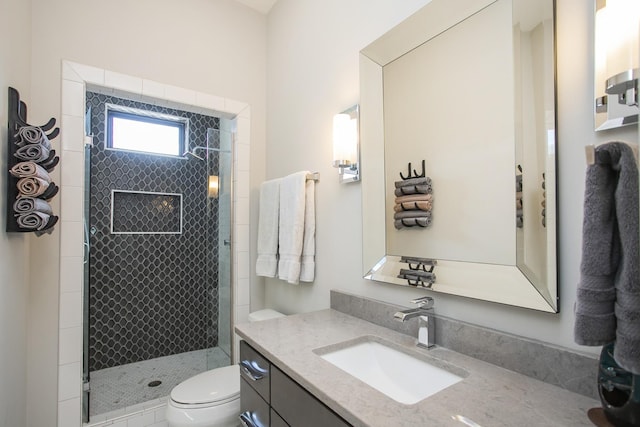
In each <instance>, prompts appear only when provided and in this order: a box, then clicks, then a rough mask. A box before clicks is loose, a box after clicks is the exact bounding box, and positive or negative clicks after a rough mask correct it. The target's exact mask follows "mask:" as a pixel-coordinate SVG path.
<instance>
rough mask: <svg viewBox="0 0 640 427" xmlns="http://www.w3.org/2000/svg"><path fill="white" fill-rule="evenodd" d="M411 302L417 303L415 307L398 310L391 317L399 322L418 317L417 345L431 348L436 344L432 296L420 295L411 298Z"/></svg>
mask: <svg viewBox="0 0 640 427" xmlns="http://www.w3.org/2000/svg"><path fill="white" fill-rule="evenodd" d="M411 303H412V304H417V305H418V307H417V308H410V309H408V310H403V311H398V312H397V313H395V314H394V315H393V318H394V319H396V320H397V321H399V322H406V321H407V320H409V319H413V318H414V317H418V347H422V348H431V347H433V346H434V345H436V328H435V322H434V319H433V318H432V317H431V314H433V303H434V302H433V298H431V297H421V298H416V299H414V300H411Z"/></svg>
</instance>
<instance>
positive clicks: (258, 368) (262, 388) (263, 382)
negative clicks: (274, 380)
mask: <svg viewBox="0 0 640 427" xmlns="http://www.w3.org/2000/svg"><path fill="white" fill-rule="evenodd" d="M270 369H271V364H270V363H269V361H268V360H267V359H265V358H264V357H263V356H262V355H261V354H260V353H258V352H257V351H256V350H254V349H253V347H251V346H250V345H249V344H247V343H246V342H244V341H240V376H241V377H242V378H244V379H245V380H246V381H247V383H248V384H249V385H251V387H253V389H254V390H255V391H257V392H258V394H260V396H262V398H263V399H264V400H265V401H266V402H267V403H269V401H270V395H269V394H270V393H269V373H270Z"/></svg>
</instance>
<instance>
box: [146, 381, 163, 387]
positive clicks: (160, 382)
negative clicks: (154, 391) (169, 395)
mask: <svg viewBox="0 0 640 427" xmlns="http://www.w3.org/2000/svg"><path fill="white" fill-rule="evenodd" d="M160 384H162V381H158V380H155V381H151V382H150V383H149V384H147V386H149V387H158V386H159V385H160Z"/></svg>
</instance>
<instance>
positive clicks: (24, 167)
mask: <svg viewBox="0 0 640 427" xmlns="http://www.w3.org/2000/svg"><path fill="white" fill-rule="evenodd" d="M9 172H11V175H13V176H15V177H16V178H29V177H33V178H40V179H42V180H44V181H47V182H51V177H50V176H49V173H48V172H47V171H46V170H45V169H44V168H43V167H42V166H40V165H37V164H35V163H34V162H20V163H17V164H16V165H14V166H13V167H12V168H11V170H10V171H9Z"/></svg>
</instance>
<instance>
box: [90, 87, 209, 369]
mask: <svg viewBox="0 0 640 427" xmlns="http://www.w3.org/2000/svg"><path fill="white" fill-rule="evenodd" d="M86 99H87V108H89V107H91V131H92V133H93V135H94V147H93V148H92V149H91V176H90V188H91V196H90V199H91V208H90V218H89V224H88V226H89V228H90V230H91V232H90V233H89V234H90V247H91V250H90V257H89V277H90V280H89V281H90V285H89V370H90V371H95V370H99V369H104V368H109V367H113V366H118V365H122V364H126V363H132V362H137V361H141V360H148V359H152V358H155V357H161V356H167V355H171V354H177V353H183V352H187V351H193V350H200V349H204V348H208V347H213V346H215V345H217V340H218V337H217V323H218V319H217V309H214V307H217V306H218V283H217V281H218V274H217V268H218V265H217V259H218V254H217V248H218V221H217V218H218V203H217V202H218V201H217V199H208V198H207V189H206V185H205V183H206V180H207V175H208V173H209V171H207V163H209V164H210V165H211V166H209V167H213V170H212V171H211V173H212V174H217V170H216V169H217V162H215V161H209V162H204V161H200V160H197V159H182V158H173V157H162V156H156V155H150V154H143V153H132V152H125V151H116V150H106V149H105V103H110V104H116V105H122V106H126V107H133V108H139V109H145V110H150V111H154V112H159V113H164V114H171V115H176V116H181V117H188V118H189V121H190V126H189V133H190V134H189V143H190V145H191V146H195V145H206V133H207V128H215V129H219V126H220V121H219V119H218V118H215V117H209V116H204V115H200V114H194V113H189V112H185V111H178V110H173V109H170V108H165V107H159V106H155V105H150V104H145V103H141V102H135V101H130V100H125V99H120V98H116V97H112V96H106V95H102V94H97V93H92V92H87V94H86ZM218 145H219V140H218V141H215V142H214V143H213V144H212V146H216V147H217V146H218ZM213 156H217V154H215V153H212V154H211V157H210V159H212V158H213ZM112 190H125V191H139V192H157V193H175V194H182V207H183V211H182V215H183V227H182V233H181V234H111V219H110V211H111V191H112ZM118 209H132V210H133V209H135V205H134V204H133V203H121V204H119V208H118ZM121 213H122V214H123V215H121V216H124V217H127V216H131V215H135V214H137V215H141V214H140V213H139V212H138V213H134V212H121ZM145 221H152V219H151V218H147V217H145V218H141V219H140V223H144V222H145Z"/></svg>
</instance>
